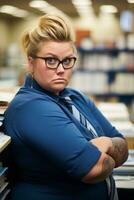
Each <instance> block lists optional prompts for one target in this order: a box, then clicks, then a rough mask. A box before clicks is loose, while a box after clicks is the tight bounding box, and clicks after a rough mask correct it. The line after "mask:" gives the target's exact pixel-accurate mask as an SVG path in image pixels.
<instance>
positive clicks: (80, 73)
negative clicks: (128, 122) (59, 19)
mask: <svg viewBox="0 0 134 200" xmlns="http://www.w3.org/2000/svg"><path fill="white" fill-rule="evenodd" d="M71 86H72V87H73V88H75V89H78V90H80V91H82V92H84V93H85V94H87V95H90V96H93V98H95V99H96V100H102V101H111V100H112V101H118V102H123V103H125V104H126V105H127V106H128V107H129V108H130V107H131V106H134V49H128V48H124V49H123V48H122V49H118V48H92V49H84V48H78V62H77V64H76V67H75V69H74V72H73V76H72V81H71ZM131 114H132V115H133V116H132V118H133V119H134V111H133V113H131Z"/></svg>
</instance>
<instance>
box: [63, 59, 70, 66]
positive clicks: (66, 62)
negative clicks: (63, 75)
mask: <svg viewBox="0 0 134 200" xmlns="http://www.w3.org/2000/svg"><path fill="white" fill-rule="evenodd" d="M63 62H64V65H69V64H70V62H71V59H70V58H66V59H64V61H63Z"/></svg>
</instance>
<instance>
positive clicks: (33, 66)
mask: <svg viewBox="0 0 134 200" xmlns="http://www.w3.org/2000/svg"><path fill="white" fill-rule="evenodd" d="M35 56H38V57H45V58H50V59H49V60H48V63H50V65H51V64H52V63H53V61H54V60H53V58H58V59H59V60H60V61H61V60H63V59H65V58H72V57H75V52H74V48H73V45H72V43H71V42H54V41H48V42H43V43H42V45H41V49H40V51H39V52H38V53H37V55H35ZM51 58H52V59H51ZM28 62H29V67H30V71H31V72H32V73H33V77H34V79H35V80H36V81H37V82H38V84H39V85H40V86H41V87H42V88H44V89H46V90H48V91H51V92H53V93H54V94H57V95H58V94H59V92H60V91H62V90H63V89H64V88H65V87H66V86H67V85H68V83H69V81H70V78H71V74H72V68H70V69H64V68H63V65H62V63H60V64H59V66H58V67H57V68H56V69H50V68H48V66H47V65H46V62H45V60H43V59H39V58H32V57H29V59H28ZM66 62H67V61H66V60H65V63H66Z"/></svg>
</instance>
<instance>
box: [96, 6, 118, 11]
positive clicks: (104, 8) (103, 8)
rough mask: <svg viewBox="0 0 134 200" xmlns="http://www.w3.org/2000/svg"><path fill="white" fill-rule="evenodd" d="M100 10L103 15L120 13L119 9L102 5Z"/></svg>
mask: <svg viewBox="0 0 134 200" xmlns="http://www.w3.org/2000/svg"><path fill="white" fill-rule="evenodd" d="M100 10H101V12H103V13H117V12H118V10H117V8H116V7H115V6H113V5H102V6H100Z"/></svg>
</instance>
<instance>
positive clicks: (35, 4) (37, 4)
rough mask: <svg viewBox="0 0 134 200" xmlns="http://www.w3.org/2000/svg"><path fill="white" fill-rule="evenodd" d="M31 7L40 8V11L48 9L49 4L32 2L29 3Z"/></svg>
mask: <svg viewBox="0 0 134 200" xmlns="http://www.w3.org/2000/svg"><path fill="white" fill-rule="evenodd" d="M29 6H30V7H32V8H38V9H41V8H47V7H48V6H49V4H48V3H47V2H46V1H41V0H39V1H36V0H35V1H31V2H30V3H29Z"/></svg>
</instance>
